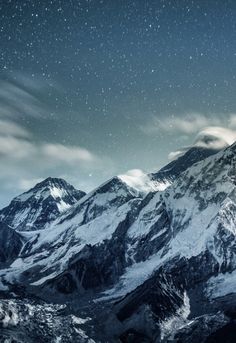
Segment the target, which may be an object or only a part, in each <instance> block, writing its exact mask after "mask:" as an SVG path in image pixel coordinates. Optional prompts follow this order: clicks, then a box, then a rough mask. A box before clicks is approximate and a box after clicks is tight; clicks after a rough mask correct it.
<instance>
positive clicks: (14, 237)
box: [0, 222, 24, 266]
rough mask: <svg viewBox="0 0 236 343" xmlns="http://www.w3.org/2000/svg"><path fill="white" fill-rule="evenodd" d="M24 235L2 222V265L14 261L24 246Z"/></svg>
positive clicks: (0, 225) (0, 242)
mask: <svg viewBox="0 0 236 343" xmlns="http://www.w3.org/2000/svg"><path fill="white" fill-rule="evenodd" d="M23 243H24V240H23V237H21V235H20V234H19V233H17V232H15V231H14V230H13V229H12V228H10V227H9V226H8V225H6V224H5V223H2V222H0V266H6V265H7V264H10V263H11V262H13V261H14V260H15V259H16V258H17V257H18V255H19V253H20V251H21V248H22V247H23Z"/></svg>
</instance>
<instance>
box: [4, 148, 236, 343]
mask: <svg viewBox="0 0 236 343" xmlns="http://www.w3.org/2000/svg"><path fill="white" fill-rule="evenodd" d="M199 149H200V148H199V147H198V148H192V149H190V150H189V151H187V152H186V153H185V155H183V156H181V157H180V158H179V159H178V160H176V161H174V162H172V163H171V164H170V165H169V166H167V167H165V168H163V169H162V170H161V171H160V172H158V173H156V174H152V175H151V176H149V177H150V178H151V179H152V181H153V180H155V181H156V182H157V183H159V184H160V183H161V182H162V183H165V184H169V186H168V187H167V188H166V189H163V190H162V191H160V190H158V191H152V192H150V193H147V194H146V195H144V193H143V192H139V191H138V190H137V189H136V188H132V187H131V186H130V185H128V184H127V183H126V182H125V179H124V178H120V177H114V178H113V179H111V180H109V181H108V182H106V183H104V184H103V185H101V186H100V187H98V188H97V189H96V190H94V191H92V192H91V193H89V194H87V195H86V196H83V197H82V198H81V199H80V200H79V201H77V202H76V204H74V205H73V206H71V207H70V208H69V209H68V210H67V211H65V212H64V213H62V214H60V215H59V216H57V218H56V219H55V220H51V217H50V223H49V224H48V225H44V229H43V230H40V231H37V232H34V231H32V232H22V233H21V237H22V240H23V242H24V243H23V244H24V245H23V247H22V248H21V249H20V251H19V252H18V254H17V255H16V256H15V257H14V258H15V260H14V262H13V263H12V264H11V265H10V266H8V267H7V268H6V267H3V268H2V269H1V270H0V281H1V283H0V285H1V287H2V289H3V290H4V292H5V293H7V292H8V293H9V292H10V291H14V293H17V289H18V288H17V287H21V288H22V289H23V290H24V294H25V296H26V297H27V295H28V294H29V293H30V294H34V295H35V296H40V297H41V298H43V299H44V300H45V301H48V302H49V301H52V300H54V301H56V302H58V301H60V302H68V303H69V304H70V306H71V308H69V309H68V311H69V312H70V313H72V312H73V313H74V312H75V313H77V312H78V313H79V311H82V309H83V311H84V312H85V313H86V316H89V317H92V326H93V329H92V326H90V327H86V333H87V335H88V336H89V337H92V339H94V341H95V342H125V343H126V342H127V343H128V342H156V343H158V342H169V343H170V342H176V343H177V342H178V343H180V342H183V343H187V342H220V339H222V337H223V336H222V335H225V337H227V339H228V342H232V343H233V342H235V341H234V329H235V318H236V289H235V287H234V285H235V282H236V241H235V236H236V221H235V218H236V176H235V175H236V144H234V145H232V146H231V147H228V148H226V149H225V150H222V151H220V152H218V153H215V154H213V151H209V150H207V149H203V148H201V149H200V150H199ZM206 150H207V151H206ZM195 162H197V163H195ZM166 181H168V182H166ZM157 189H159V188H158V187H157ZM26 194H27V193H26ZM3 211H4V210H3ZM45 218H47V216H46V217H45ZM46 220H47V219H46ZM12 221H13V222H14V218H13V219H12ZM12 231H13V230H12ZM13 232H15V231H13ZM15 233H17V232H15ZM17 234H18V233H17ZM78 316H79V317H80V315H78ZM65 323H67V322H65ZM67 324H68V323H67ZM67 324H65V325H67ZM67 341H68V342H72V341H73V339H72V338H70V339H69V340H65V339H64V338H63V339H62V342H67Z"/></svg>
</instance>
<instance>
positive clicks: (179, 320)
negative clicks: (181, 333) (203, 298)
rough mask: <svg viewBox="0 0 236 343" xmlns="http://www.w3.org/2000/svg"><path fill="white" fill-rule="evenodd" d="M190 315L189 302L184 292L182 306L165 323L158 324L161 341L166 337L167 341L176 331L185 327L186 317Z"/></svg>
mask: <svg viewBox="0 0 236 343" xmlns="http://www.w3.org/2000/svg"><path fill="white" fill-rule="evenodd" d="M189 315H190V301H189V297H188V295H187V292H184V304H183V305H182V306H181V307H180V308H179V309H178V310H177V313H176V314H175V315H174V316H171V317H170V318H167V319H166V320H165V321H163V322H161V323H160V328H161V340H163V339H164V338H165V337H168V340H169V339H170V338H171V339H173V338H174V337H172V334H174V333H175V332H176V331H177V330H178V329H180V328H181V327H182V326H184V325H186V324H187V323H188V322H189V321H188V316H189Z"/></svg>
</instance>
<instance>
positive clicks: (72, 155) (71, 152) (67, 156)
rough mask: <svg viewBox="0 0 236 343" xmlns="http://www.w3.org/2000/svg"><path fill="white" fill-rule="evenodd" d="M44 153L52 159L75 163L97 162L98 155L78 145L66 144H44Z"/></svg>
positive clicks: (42, 148) (42, 149)
mask: <svg viewBox="0 0 236 343" xmlns="http://www.w3.org/2000/svg"><path fill="white" fill-rule="evenodd" d="M41 151H42V154H43V155H44V156H46V157H49V158H51V159H52V160H57V161H60V162H64V163H69V164H74V163H78V162H95V161H96V160H97V157H96V156H95V155H94V154H92V153H91V152H90V151H89V150H87V149H84V148H81V147H78V146H65V145H62V144H43V145H42V147H41Z"/></svg>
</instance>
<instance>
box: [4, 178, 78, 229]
mask: <svg viewBox="0 0 236 343" xmlns="http://www.w3.org/2000/svg"><path fill="white" fill-rule="evenodd" d="M84 195H85V193H84V192H82V191H79V190H76V189H75V188H74V187H73V186H71V185H70V184H68V183H67V182H66V181H65V180H63V179H58V178H47V179H46V180H44V181H42V182H40V183H38V184H37V185H36V186H35V187H34V188H32V189H30V190H29V191H28V192H25V193H23V194H21V195H19V196H17V197H16V198H14V199H13V200H12V202H11V203H10V204H9V205H8V206H7V207H5V208H4V209H2V210H1V211H0V220H1V221H3V222H5V223H6V224H8V225H9V226H11V227H12V228H14V229H16V230H18V231H31V230H41V229H44V228H45V226H47V225H48V224H49V223H50V222H52V221H53V220H55V219H56V218H57V217H58V216H59V215H60V214H61V213H63V212H64V211H65V210H67V209H68V208H70V206H71V205H73V204H75V203H76V202H77V201H78V200H79V199H81V198H82V197H83V196H84Z"/></svg>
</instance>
